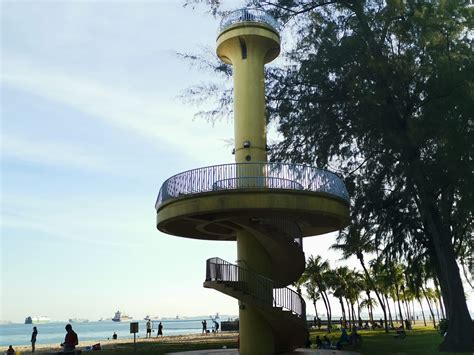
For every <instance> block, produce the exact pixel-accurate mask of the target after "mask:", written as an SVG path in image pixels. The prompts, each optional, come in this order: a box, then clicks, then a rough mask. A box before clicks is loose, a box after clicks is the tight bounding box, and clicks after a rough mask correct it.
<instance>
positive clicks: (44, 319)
mask: <svg viewBox="0 0 474 355" xmlns="http://www.w3.org/2000/svg"><path fill="white" fill-rule="evenodd" d="M49 322H51V318H49V317H45V316H40V317H31V316H28V317H26V318H25V324H42V323H49Z"/></svg>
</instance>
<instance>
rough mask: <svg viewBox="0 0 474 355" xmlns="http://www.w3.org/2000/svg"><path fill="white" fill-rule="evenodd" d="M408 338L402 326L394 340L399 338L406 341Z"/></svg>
mask: <svg viewBox="0 0 474 355" xmlns="http://www.w3.org/2000/svg"><path fill="white" fill-rule="evenodd" d="M406 337H407V333H406V332H405V329H403V327H402V326H400V327H399V328H397V335H395V337H394V338H397V339H405V338H406Z"/></svg>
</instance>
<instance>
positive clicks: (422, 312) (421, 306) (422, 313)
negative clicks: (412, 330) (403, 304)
mask: <svg viewBox="0 0 474 355" xmlns="http://www.w3.org/2000/svg"><path fill="white" fill-rule="evenodd" d="M417 300H418V303H419V304H420V308H421V315H422V316H423V323H424V324H425V327H426V318H425V312H424V311H423V305H422V304H421V300H420V299H419V298H417Z"/></svg>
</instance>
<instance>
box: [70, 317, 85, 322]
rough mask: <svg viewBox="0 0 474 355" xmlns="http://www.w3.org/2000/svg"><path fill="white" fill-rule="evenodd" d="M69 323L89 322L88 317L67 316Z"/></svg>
mask: <svg viewBox="0 0 474 355" xmlns="http://www.w3.org/2000/svg"><path fill="white" fill-rule="evenodd" d="M69 323H89V319H84V318H69Z"/></svg>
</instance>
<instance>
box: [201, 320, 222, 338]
mask: <svg viewBox="0 0 474 355" xmlns="http://www.w3.org/2000/svg"><path fill="white" fill-rule="evenodd" d="M212 322H213V324H214V325H213V327H212V328H213V329H212V332H213V333H218V332H219V322H217V321H216V320H212ZM201 324H202V333H201V334H204V335H207V334H208V333H209V330H208V329H207V321H206V320H205V319H204V320H203V321H202V322H201Z"/></svg>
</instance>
